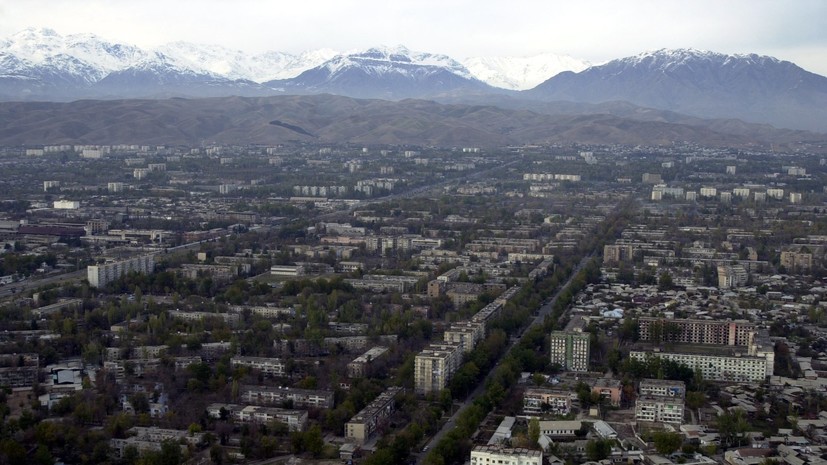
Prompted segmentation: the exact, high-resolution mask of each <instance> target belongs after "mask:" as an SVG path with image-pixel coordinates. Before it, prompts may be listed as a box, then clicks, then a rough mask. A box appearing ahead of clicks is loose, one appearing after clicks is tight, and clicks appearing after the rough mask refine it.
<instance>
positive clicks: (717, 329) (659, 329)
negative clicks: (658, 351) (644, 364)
mask: <svg viewBox="0 0 827 465" xmlns="http://www.w3.org/2000/svg"><path fill="white" fill-rule="evenodd" d="M638 325H639V329H640V340H641V341H648V342H676V343H681V344H711V345H727V346H748V345H749V344H750V343H751V338H752V335H753V334H754V333H755V331H756V329H755V324H753V323H750V322H748V321H745V320H735V321H716V320H689V319H678V320H675V319H665V318H650V317H643V318H640V319H639V320H638Z"/></svg>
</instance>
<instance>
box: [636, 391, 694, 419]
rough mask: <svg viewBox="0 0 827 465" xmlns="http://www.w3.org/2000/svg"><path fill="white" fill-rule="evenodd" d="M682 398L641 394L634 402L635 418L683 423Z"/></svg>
mask: <svg viewBox="0 0 827 465" xmlns="http://www.w3.org/2000/svg"><path fill="white" fill-rule="evenodd" d="M683 410H684V400H683V399H681V398H678V397H662V396H643V395H641V396H640V397H638V399H637V402H636V403H635V420H636V421H640V422H648V423H675V424H681V423H683Z"/></svg>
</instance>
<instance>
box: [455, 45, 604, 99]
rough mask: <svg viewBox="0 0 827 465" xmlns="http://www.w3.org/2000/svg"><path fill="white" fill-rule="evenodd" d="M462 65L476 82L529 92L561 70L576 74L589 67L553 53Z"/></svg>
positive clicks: (468, 61) (470, 60) (478, 59)
mask: <svg viewBox="0 0 827 465" xmlns="http://www.w3.org/2000/svg"><path fill="white" fill-rule="evenodd" d="M462 64H463V65H464V66H465V67H466V68H467V69H468V71H470V72H471V74H472V75H473V76H474V77H475V78H477V79H479V80H480V81H483V82H485V83H488V84H489V85H492V86H494V87H500V88H503V89H511V90H527V89H531V88H533V87H535V86H537V85H538V84H540V83H541V82H544V81H546V80H547V79H549V78H550V77H552V76H556V75H557V74H559V73H562V72H563V71H574V72H579V71H583V70H584V69H586V68H588V67H589V63H588V62H585V61H582V60H578V59H576V58H572V57H570V56H568V55H557V54H554V53H543V54H540V55H534V56H528V57H502V56H501V57H471V58H467V59H465V60H463V61H462Z"/></svg>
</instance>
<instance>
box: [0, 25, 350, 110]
mask: <svg viewBox="0 0 827 465" xmlns="http://www.w3.org/2000/svg"><path fill="white" fill-rule="evenodd" d="M335 55H336V52H335V51H333V50H329V49H324V50H315V51H310V52H306V53H303V54H300V55H291V54H287V53H281V52H266V53H262V54H259V55H248V54H245V53H243V52H241V51H235V50H230V49H227V48H224V47H221V46H210V45H197V44H188V43H185V42H175V43H171V44H167V45H164V46H162V47H159V48H158V49H157V50H144V49H141V48H139V47H136V46H133V45H128V44H118V43H112V42H108V41H105V40H103V39H101V38H99V37H97V36H95V35H93V34H74V35H67V36H62V35H60V34H58V33H57V32H55V31H53V30H51V29H26V30H24V31H21V32H19V33H17V34H14V35H12V36H11V37H9V38H7V39H5V40H0V84H2V86H1V87H0V98H2V99H6V100H21V99H22V100H29V99H41V100H72V99H76V98H83V97H94V98H100V97H103V98H115V97H138V96H141V97H152V96H165V95H166V96H169V95H181V96H189V97H199V96H208V95H209V96H215V95H236V94H241V95H264V94H267V93H272V90H271V89H267V88H265V87H262V86H259V85H257V84H256V83H260V82H264V81H268V80H272V79H286V78H290V77H295V76H297V75H298V74H300V73H301V72H302V71H305V70H307V69H310V68H313V67H314V66H318V65H319V64H320V63H323V62H325V61H326V60H329V59H330V58H332V57H334V56H335ZM206 83H209V84H206ZM204 85H207V87H206V88H205V87H203V86H204Z"/></svg>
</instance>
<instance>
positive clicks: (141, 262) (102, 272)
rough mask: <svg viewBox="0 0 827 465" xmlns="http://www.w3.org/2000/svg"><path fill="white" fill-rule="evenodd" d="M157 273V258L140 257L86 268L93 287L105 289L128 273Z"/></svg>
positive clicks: (151, 256)
mask: <svg viewBox="0 0 827 465" xmlns="http://www.w3.org/2000/svg"><path fill="white" fill-rule="evenodd" d="M153 271H155V257H154V256H153V255H140V256H138V257H134V258H130V259H127V260H119V261H115V262H110V263H105V264H103V265H90V266H88V267H86V274H87V279H88V280H89V285H90V286H92V287H103V286H106V285H107V284H109V283H111V282H112V281H115V280H116V279H118V278H120V277H121V276H124V275H126V274H128V273H132V272H135V273H143V274H149V273H152V272H153Z"/></svg>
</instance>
